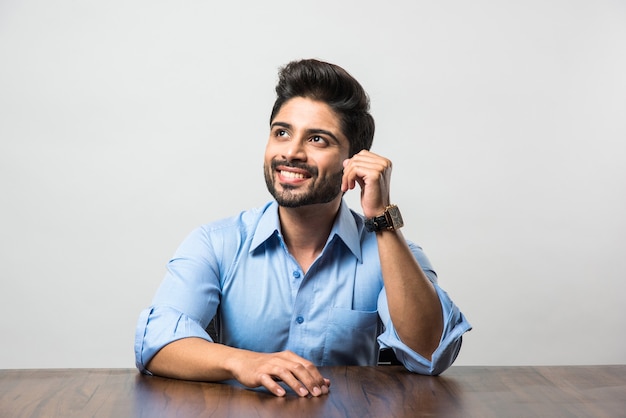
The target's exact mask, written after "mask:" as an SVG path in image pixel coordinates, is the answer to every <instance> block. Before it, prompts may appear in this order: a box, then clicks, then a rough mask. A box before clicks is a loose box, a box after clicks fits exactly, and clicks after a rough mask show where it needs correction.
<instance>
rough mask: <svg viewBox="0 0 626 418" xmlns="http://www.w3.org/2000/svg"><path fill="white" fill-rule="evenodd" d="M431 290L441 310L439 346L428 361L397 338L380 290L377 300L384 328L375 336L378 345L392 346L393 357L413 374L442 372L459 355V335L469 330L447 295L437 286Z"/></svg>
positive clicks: (466, 322) (462, 316) (436, 373)
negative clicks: (433, 291)
mask: <svg viewBox="0 0 626 418" xmlns="http://www.w3.org/2000/svg"><path fill="white" fill-rule="evenodd" d="M435 289H436V290H437V294H438V296H439V300H440V301H441V307H442V309H443V315H444V329H443V333H442V335H441V340H440V342H439V346H438V347H437V349H436V350H435V352H434V353H433V355H432V360H427V359H426V358H425V357H423V356H422V355H420V354H418V353H417V352H415V351H413V350H412V349H411V348H410V347H408V346H407V345H406V344H404V343H403V342H402V341H401V340H400V337H399V336H398V334H397V333H396V330H395V328H394V327H393V324H392V322H391V317H390V316H389V314H388V312H389V309H388V306H387V299H386V297H385V296H384V292H381V297H380V299H379V312H384V313H385V316H386V318H385V317H383V316H381V319H382V320H383V323H384V325H385V331H384V332H383V333H382V334H381V335H380V336H379V337H378V343H379V345H380V347H381V348H391V349H393V350H394V352H395V354H396V357H397V359H398V360H399V361H400V362H401V363H402V364H404V366H405V367H406V368H407V370H409V371H411V372H414V373H419V374H426V375H438V374H441V373H442V372H443V371H445V370H446V369H447V368H448V367H450V366H451V365H452V363H454V360H455V359H456V357H457V355H458V354H459V351H460V349H461V343H462V336H463V334H464V333H465V332H467V331H469V330H471V329H472V326H471V325H470V323H469V322H468V321H467V320H466V319H465V316H464V315H463V314H462V313H461V311H460V310H459V308H458V307H457V306H456V305H454V303H453V302H452V301H451V300H450V298H449V297H448V294H447V293H446V292H445V291H443V290H442V289H441V288H439V286H437V285H435Z"/></svg>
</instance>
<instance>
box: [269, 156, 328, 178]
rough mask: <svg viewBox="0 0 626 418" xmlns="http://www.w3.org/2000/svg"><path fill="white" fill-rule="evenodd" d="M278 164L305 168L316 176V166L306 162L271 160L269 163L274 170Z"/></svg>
mask: <svg viewBox="0 0 626 418" xmlns="http://www.w3.org/2000/svg"><path fill="white" fill-rule="evenodd" d="M279 165H280V166H283V167H290V168H298V169H300V170H306V171H307V172H309V173H311V175H312V176H317V174H318V170H317V167H314V166H312V165H308V164H305V163H301V162H298V161H287V160H272V164H271V167H272V170H274V171H275V170H276V169H277V168H278V166H279Z"/></svg>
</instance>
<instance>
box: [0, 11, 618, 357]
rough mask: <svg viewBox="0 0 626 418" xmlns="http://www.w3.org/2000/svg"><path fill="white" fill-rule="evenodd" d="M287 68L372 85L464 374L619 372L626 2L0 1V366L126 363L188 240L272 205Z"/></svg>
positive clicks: (383, 134) (397, 181) (413, 232)
mask: <svg viewBox="0 0 626 418" xmlns="http://www.w3.org/2000/svg"><path fill="white" fill-rule="evenodd" d="M304 57H317V58H321V59H324V60H329V61H332V62H335V63H338V64H340V65H342V66H344V67H345V68H346V69H348V71H350V72H351V73H352V74H353V75H354V76H355V77H356V78H357V79H359V80H360V81H361V82H362V84H363V85H364V86H365V88H366V90H367V91H368V92H369V93H370V96H371V99H372V112H373V114H374V116H375V118H376V121H377V134H376V139H375V142H374V148H373V151H374V152H377V153H380V154H383V155H385V156H387V157H389V158H390V159H391V160H392V161H393V162H394V175H393V182H392V184H393V190H392V198H393V201H394V202H395V203H397V204H398V205H399V206H400V207H401V208H402V211H403V214H404V217H405V220H406V223H407V226H406V230H405V235H406V236H407V237H409V238H411V239H412V240H414V241H416V242H417V243H419V244H421V245H422V246H423V247H424V249H425V251H426V252H427V254H428V255H429V256H430V258H431V260H432V262H433V263H434V265H435V267H436V269H437V270H438V273H439V276H440V283H441V285H442V286H443V287H444V289H446V290H447V291H448V292H449V293H450V294H451V295H452V297H453V299H454V300H455V301H456V302H457V304H458V305H459V306H460V307H461V308H462V310H463V311H464V313H465V314H466V315H467V317H468V318H469V320H470V321H471V323H472V324H473V325H474V328H475V329H474V330H473V331H472V332H470V333H469V334H467V335H466V338H465V342H464V347H463V350H462V352H461V355H460V357H459V359H458V361H457V364H465V365H469V364H480V365H483V364H484V365H498V364H507V365H508V364H519V365H524V364H597V363H625V362H626V333H625V332H624V331H625V330H626V315H625V313H624V302H625V296H624V294H625V291H626V285H625V279H626V251H625V250H626V216H625V213H626V122H625V120H626V118H625V116H626V2H624V1H617V0H615V1H610V0H589V1H581V0H578V1H569V0H568V1H566V0H562V1H557V0H548V1H539V0H530V1H517V2H512V1H511V2H507V1H486V0H478V1H460V0H458V1H440V2H435V1H432V2H431V1H428V2H426V1H402V2H400V1H386V2H380V1H363V0H359V1H339V0H333V1H327V0H317V1H315V2H296V1H232V2H208V1H120V0H113V1H111V0H110V1H99V2H97V1H68V0H58V1H44V0H39V1H37V0H26V1H16V0H0V198H1V199H2V203H1V205H0V266H1V270H0V333H1V335H2V343H1V344H0V368H32V367H132V366H133V353H132V347H133V337H134V328H135V322H136V319H137V316H138V314H139V311H140V310H141V309H142V308H144V307H146V306H147V305H148V304H149V303H150V300H151V298H152V295H153V294H154V292H155V290H156V288H157V286H158V284H159V283H160V281H161V279H162V278H163V275H164V271H165V264H166V262H167V260H168V259H169V257H170V256H171V255H172V253H173V252H174V250H175V248H176V247H177V246H178V244H179V243H180V242H181V240H182V239H183V238H184V237H185V236H186V235H187V234H188V233H189V232H190V231H191V230H192V229H193V228H195V227H196V226H198V225H200V224H203V223H206V222H209V221H212V220H216V219H219V218H222V217H224V216H228V215H233V214H235V213H237V212H238V211H240V210H243V209H248V208H252V207H256V206H260V205H261V204H263V203H264V202H265V201H267V200H268V199H269V198H270V197H269V195H268V193H267V191H266V190H265V185H264V182H263V178H262V171H261V169H262V154H263V150H264V146H265V141H266V138H267V135H268V117H269V113H270V108H271V105H272V103H273V99H274V92H273V88H274V85H275V82H276V71H277V68H278V67H279V66H281V65H283V64H285V63H286V62H288V61H290V60H292V59H296V58H304ZM357 195H358V193H356V192H351V193H350V194H349V195H348V200H349V202H350V203H351V204H353V205H356V207H357V209H359V207H358V200H357V199H356V196H357Z"/></svg>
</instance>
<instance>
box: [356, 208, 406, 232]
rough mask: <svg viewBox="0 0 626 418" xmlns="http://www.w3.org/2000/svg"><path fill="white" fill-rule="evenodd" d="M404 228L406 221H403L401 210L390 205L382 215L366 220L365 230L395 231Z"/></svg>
mask: <svg viewBox="0 0 626 418" xmlns="http://www.w3.org/2000/svg"><path fill="white" fill-rule="evenodd" d="M403 226H404V221H402V215H401V214H400V209H398V207H397V206H396V205H389V206H387V207H386V208H385V211H384V212H383V214H382V215H380V216H375V217H373V218H369V219H366V220H365V229H366V230H367V231H368V232H378V231H383V230H388V231H395V230H396V229H400V228H402V227H403Z"/></svg>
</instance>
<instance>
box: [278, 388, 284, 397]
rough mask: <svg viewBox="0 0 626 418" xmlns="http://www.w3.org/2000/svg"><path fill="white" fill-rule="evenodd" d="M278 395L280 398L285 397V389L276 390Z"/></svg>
mask: <svg viewBox="0 0 626 418" xmlns="http://www.w3.org/2000/svg"><path fill="white" fill-rule="evenodd" d="M276 394H277V395H278V396H284V395H285V389H283V388H278V389H277V390H276Z"/></svg>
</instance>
